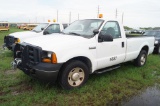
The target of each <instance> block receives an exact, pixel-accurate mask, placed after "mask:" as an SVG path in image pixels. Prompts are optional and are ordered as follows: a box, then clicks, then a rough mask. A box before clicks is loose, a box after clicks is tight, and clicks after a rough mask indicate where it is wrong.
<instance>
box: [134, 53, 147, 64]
mask: <svg viewBox="0 0 160 106" xmlns="http://www.w3.org/2000/svg"><path fill="white" fill-rule="evenodd" d="M146 61H147V52H146V51H145V50H141V52H140V54H139V55H138V57H137V58H136V59H135V61H134V63H135V66H138V67H141V66H144V65H145V63H146Z"/></svg>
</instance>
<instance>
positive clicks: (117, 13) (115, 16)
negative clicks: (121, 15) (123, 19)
mask: <svg viewBox="0 0 160 106" xmlns="http://www.w3.org/2000/svg"><path fill="white" fill-rule="evenodd" d="M117 14H118V13H117V8H116V16H115V18H116V19H117Z"/></svg>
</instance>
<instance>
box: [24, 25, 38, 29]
mask: <svg viewBox="0 0 160 106" xmlns="http://www.w3.org/2000/svg"><path fill="white" fill-rule="evenodd" d="M36 26H37V24H27V25H26V27H23V29H24V30H33V29H34V28H35V27H36Z"/></svg>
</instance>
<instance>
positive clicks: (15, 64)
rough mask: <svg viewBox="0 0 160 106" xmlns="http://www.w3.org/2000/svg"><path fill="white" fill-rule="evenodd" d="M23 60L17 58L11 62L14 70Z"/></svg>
mask: <svg viewBox="0 0 160 106" xmlns="http://www.w3.org/2000/svg"><path fill="white" fill-rule="evenodd" d="M21 62H22V60H21V59H20V58H15V59H14V61H12V62H11V67H12V69H13V70H16V69H17V66H18V65H19V64H21Z"/></svg>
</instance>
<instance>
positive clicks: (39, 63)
mask: <svg viewBox="0 0 160 106" xmlns="http://www.w3.org/2000/svg"><path fill="white" fill-rule="evenodd" d="M154 42H155V38H154V37H145V36H139V37H129V38H128V37H126V35H125V31H124V29H123V26H122V25H121V24H120V23H119V22H118V21H116V20H103V19H85V20H77V21H75V22H73V23H72V24H71V25H70V26H68V27H67V28H66V29H65V30H64V31H63V32H62V34H55V35H54V36H46V37H45V36H41V37H37V38H30V39H26V40H24V41H23V43H20V44H17V45H16V47H15V50H14V58H15V59H14V61H13V62H12V65H13V67H14V68H15V67H18V68H19V69H20V70H22V71H23V72H24V73H26V74H27V75H30V76H33V77H36V78H38V79H40V80H43V81H47V82H52V83H53V82H55V81H58V82H59V84H60V85H61V86H62V88H64V89H73V88H77V87H80V86H82V85H84V84H85V83H86V81H87V79H88V77H89V74H92V73H97V74H101V73H104V72H106V71H110V70H113V69H117V68H119V67H120V64H121V63H124V62H127V61H132V60H134V63H135V65H136V66H143V65H145V63H146V60H147V55H148V54H151V53H152V52H153V49H154Z"/></svg>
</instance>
